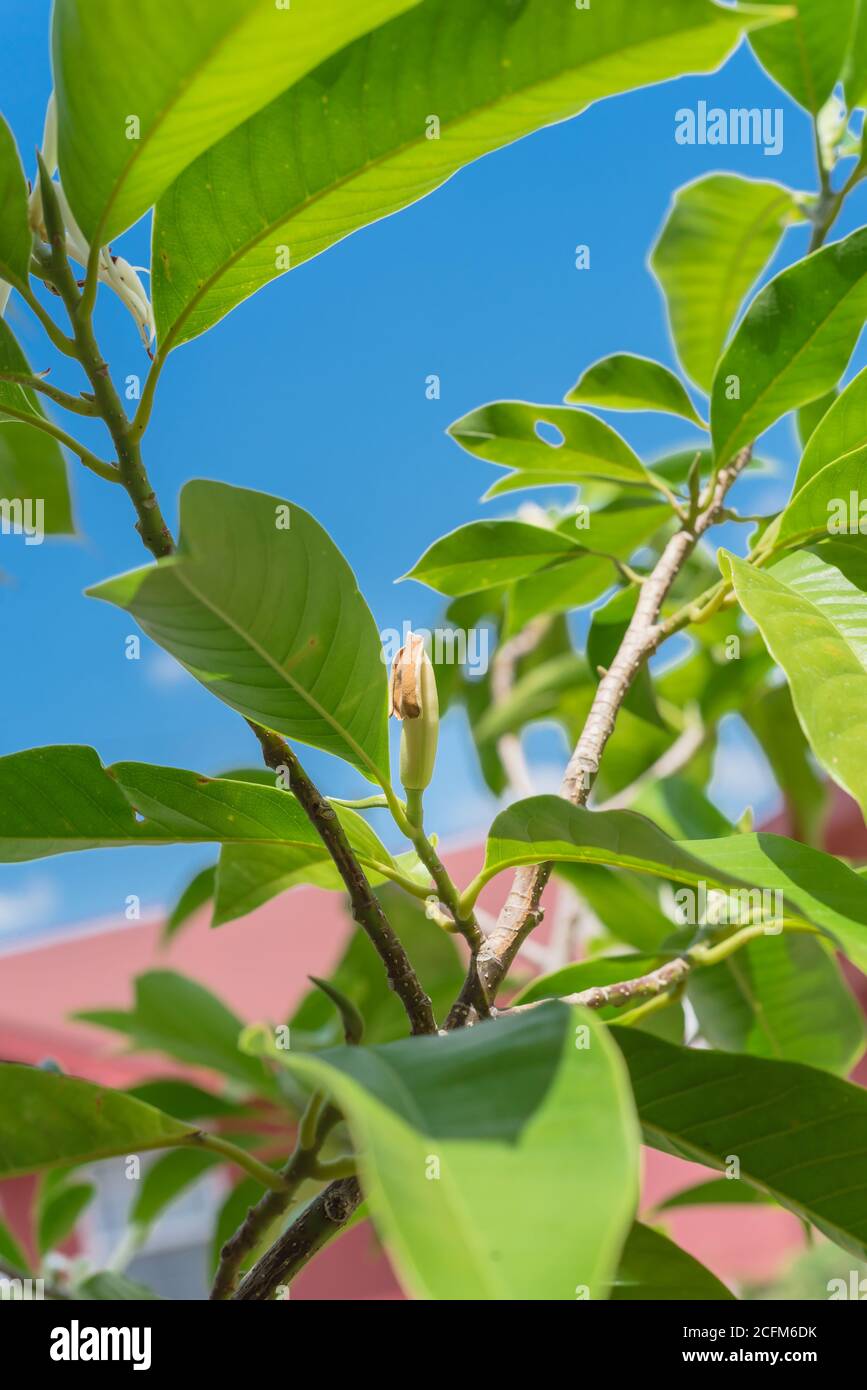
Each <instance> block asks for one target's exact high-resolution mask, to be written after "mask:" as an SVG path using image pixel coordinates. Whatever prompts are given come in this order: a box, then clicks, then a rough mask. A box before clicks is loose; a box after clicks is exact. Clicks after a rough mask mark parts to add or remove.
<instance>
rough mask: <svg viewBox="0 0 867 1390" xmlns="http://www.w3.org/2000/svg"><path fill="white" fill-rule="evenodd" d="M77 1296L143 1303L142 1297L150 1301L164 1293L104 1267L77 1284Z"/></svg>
mask: <svg viewBox="0 0 867 1390" xmlns="http://www.w3.org/2000/svg"><path fill="white" fill-rule="evenodd" d="M75 1297H76V1298H80V1299H85V1300H87V1301H89V1302H96V1301H97V1300H98V1301H100V1302H102V1301H108V1302H111V1303H126V1302H129V1303H141V1301H142V1299H145V1300H148V1301H149V1300H151V1299H158V1298H161V1297H162V1295H161V1294H158V1293H154V1291H153V1289H149V1288H147V1286H146V1285H145V1284H139V1283H137V1282H136V1281H135V1280H134V1279H127V1277H126V1275H125V1274H115V1272H114V1271H113V1270H109V1269H102V1270H99V1271H98V1273H96V1274H90V1275H88V1277H87V1278H86V1279H84V1280H82V1282H81V1283H80V1284H78V1285H76V1289H75Z"/></svg>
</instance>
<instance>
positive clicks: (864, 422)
mask: <svg viewBox="0 0 867 1390" xmlns="http://www.w3.org/2000/svg"><path fill="white" fill-rule="evenodd" d="M865 440H867V367H865V368H864V370H863V371H860V372H859V373H858V375H857V376H856V377H853V379H852V380H851V381H850V382H849V384H848V386H847V387H846V388H845V390H843V391H841V392H840V394H839V396H837V398H836V400H834V401H833V403H832V404H831V405H829V406H828V409H827V410H826V412H825V414H824V415H823V416H822V418H821V420H820V421H819V423H818V424H817V425H816V428H815V429H814V430H813V432H812V434H811V435H810V437H809V439H808V440H807V443H806V445H805V447H804V452H803V454H802V455H801V462H800V463H799V464H798V472H797V475H796V477H795V484H794V487H793V488H792V496H793V497H794V496H796V495H797V494H798V493H799V492H800V491H801V488H802V487H804V485H805V484H806V483H808V482H809V481H810V480H811V478H813V477H815V476H816V474H817V473H819V472H820V471H821V470H822V469H823V468H825V467H826V466H827V465H828V464H829V463H834V462H836V461H837V460H839V459H842V458H843V456H844V455H847V454H855V453H857V452H858V451H859V450H860V449H863V447H864V441H865Z"/></svg>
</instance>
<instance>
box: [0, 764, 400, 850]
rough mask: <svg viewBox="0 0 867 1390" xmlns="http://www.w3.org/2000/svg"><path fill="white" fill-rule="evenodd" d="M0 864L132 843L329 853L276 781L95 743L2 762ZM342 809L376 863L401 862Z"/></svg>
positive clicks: (350, 830)
mask: <svg viewBox="0 0 867 1390" xmlns="http://www.w3.org/2000/svg"><path fill="white" fill-rule="evenodd" d="M0 792H2V794H3V795H2V798H0V862H4V863H20V862H23V861H26V860H29V859H38V858H42V857H44V856H46V855H51V854H62V853H65V852H68V851H70V850H82V849H95V848H112V847H118V846H126V845H165V844H200V843H206V844H208V843H214V842H217V843H224V844H225V843H227V842H229V841H232V842H235V843H239V844H240V843H243V844H245V845H247V846H248V847H250V846H254V845H259V846H262V847H267V846H271V847H274V846H277V847H279V849H280V850H283V851H285V852H286V853H288V854H292V855H294V856H295V863H296V867H297V866H298V865H300V864H302V863H303V864H311V865H318V864H322V863H323V862H325V861H328V863H330V860H328V855H327V852H326V850H325V848H324V846H323V844H322V841H321V839H320V838H319V836H318V834H317V832H316V830H315V829H314V827H313V826H312V825H311V823H310V821H309V819H308V817H307V815H306V813H305V812H304V811H303V810H302V809H301V807H300V805H299V804H298V802H297V801H296V800H295V797H294V796H292V795H291V793H289V792H285V791H280V790H278V788H277V787H276V786H273V785H272V786H270V787H269V786H261V785H255V784H252V783H248V782H230V781H224V780H222V779H221V778H215V777H203V776H202V775H200V774H199V773H196V772H185V771H184V770H182V769H181V768H175V767H151V766H149V765H148V764H146V763H116V764H115V765H114V766H113V767H111V768H104V767H103V766H102V764H101V763H100V761H99V757H98V755H97V754H96V753H95V752H94V750H93V749H92V748H79V747H75V746H64V745H60V746H59V747H55V748H32V749H28V750H27V751H26V752H23V753H11V754H9V755H8V756H7V757H5V758H0ZM338 815H339V817H340V820H341V822H342V824H343V825H344V828H345V829H346V831H347V834H348V837H349V840H350V843H351V844H352V845H353V847H354V848H355V849H356V850H357V852H358V853H359V855H360V856H361V857H362V858H363V859H364V860H365V862H367V860H368V859H371V860H372V861H373V862H383V863H386V864H389V865H391V864H393V863H394V861H393V860H392V859H391V856H390V855H389V854H388V851H387V850H386V849H384V847H383V846H382V845H381V844H380V841H379V840H378V839H377V837H376V835H375V834H374V833H373V831H372V830H371V828H370V826H369V825H367V823H366V822H365V821H364V820H362V818H361V817H360V816H358V815H355V814H354V813H353V812H352V811H347V810H345V809H344V808H339V810H338Z"/></svg>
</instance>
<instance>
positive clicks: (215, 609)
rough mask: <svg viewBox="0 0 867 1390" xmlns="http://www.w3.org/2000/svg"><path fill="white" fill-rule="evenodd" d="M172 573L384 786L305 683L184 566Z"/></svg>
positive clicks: (376, 771)
mask: <svg viewBox="0 0 867 1390" xmlns="http://www.w3.org/2000/svg"><path fill="white" fill-rule="evenodd" d="M174 575H175V578H176V579H177V580H178V582H179V583H180V584H182V585H183V586H184V588H186V589H187V590H188V591H189V592H190V593H191V594H192V596H193V597H194V598H195V599H197V600H198V601H199V603H201V605H202V607H203V608H205V609H206V610H208V611H210V612H211V613H213V614H214V616H215V617H217V618H219V619H220V620H221V621H222V622H224V623H225V624H226V626H227V627H228V628H231V630H232V631H233V632H234V633H236V634H237V636H238V637H240V638H241V640H242V641H243V642H246V643H247V645H248V646H249V647H250V649H251V651H253V652H255V653H256V655H257V656H258V657H260V659H261V660H262V661H264V663H265V664H266V666H270V667H271V669H272V670H273V671H274V672H275V673H276V675H278V676H279V677H280V679H281V680H282V681H284V682H285V684H286V685H288V686H290V688H291V689H292V690H294V691H295V693H296V694H297V695H300V696H301V698H302V699H303V700H304V701H305V702H306V703H307V704H308V705H309V707H310V708H311V709H312V710H313V712H314V713H315V714H317V715H318V716H319V717H320V719H322V720H323V721H324V722H325V723H326V724H328V725H329V726H330V727H331V728H332V729H333V730H334V732H335V733H336V734H338V735H339V736H340V738H341V739H342V740H343V742H344V743H345V744H346V745H347V747H348V748H351V749H352V751H353V753H355V754H356V756H357V757H358V759H359V761H360V762H362V763H363V764H364V766H365V767H366V768H367V769H368V771H369V772H371V773H372V774H373V776H374V778H375V779H376V781H377V782H378V783H379V785H380V786H383V785H384V783H385V781H387V779H385V778H383V774H382V771H381V770H380V769H379V768H378V767H376V766H375V765H374V763H373V761H372V759H371V758H370V757H369V756H368V754H367V753H366V752H365V751H364V749H363V748H362V747H361V745H360V744H359V743H357V742H356V740H355V739H354V738H353V736H352V734H350V732H349V730H348V729H345V728H344V727H343V726H342V725H341V724H340V723H338V721H337V720H336V719H335V718H334V716H333V715H331V714H329V712H328V710H326V709H325V708H324V707H323V706H322V705H320V703H319V701H318V700H317V699H316V698H315V697H314V696H313V695H311V693H310V692H309V690H306V689H305V688H304V686H302V685H300V684H299V683H298V681H296V680H293V678H292V676H291V675H290V674H289V672H288V671H286V670H284V668H283V667H282V666H280V665H279V664H278V663H277V662H276V661H275V660H274V658H273V657H272V656H271V654H270V652H268V651H267V650H266V649H265V648H264V647H262V646H260V645H259V643H258V642H256V641H255V639H254V638H253V636H252V635H251V634H250V633H247V632H245V631H244V629H243V628H241V627H240V626H239V625H238V624H237V623H236V622H234V621H233V620H232V618H230V617H229V615H228V614H227V613H224V612H223V610H222V609H221V608H220V607H219V605H218V604H216V603H214V601H213V600H212V599H209V598H206V596H205V595H204V594H202V593H200V592H199V590H198V589H197V588H196V586H195V585H194V584H193V583H192V582H191V581H190V579H189V577H188V576H187V575H185V574H184V567H183V565H176V566H175V567H174Z"/></svg>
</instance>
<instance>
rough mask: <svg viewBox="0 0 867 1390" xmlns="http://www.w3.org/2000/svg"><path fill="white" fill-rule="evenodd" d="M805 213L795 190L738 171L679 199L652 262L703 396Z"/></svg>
mask: <svg viewBox="0 0 867 1390" xmlns="http://www.w3.org/2000/svg"><path fill="white" fill-rule="evenodd" d="M797 215H798V213H797V209H796V207H795V203H794V199H793V196H792V193H791V192H790V190H789V189H787V188H783V187H782V185H781V184H778V183H771V182H769V181H762V180H755V179H744V178H741V177H740V176H739V175H737V174H707V175H705V176H704V177H703V178H700V179H697V180H696V182H695V183H689V184H687V185H686V186H685V187H684V188H681V189H678V191H677V193H676V194H675V195H674V201H673V203H672V206H671V210H670V211H669V213H668V216H667V218H666V221H665V224H664V226H663V228H662V231H661V233H660V236H659V239H658V240H657V243H656V246H655V247H654V249H653V252H652V254H651V258H650V263H651V266H652V268H653V271H654V273H655V274H656V277H657V279H658V280H659V282H660V284H661V286H662V289H663V292H664V294H665V299H666V303H667V305H668V314H669V321H670V324H671V332H672V336H673V338H674V345H675V348H676V349H677V355H678V357H679V358H680V360H681V362H682V363H683V365H684V368H685V370H686V371H687V373H688V374H689V376H690V377H692V379H693V381H695V382H696V383H697V384H698V385H699V386H700V387H701V388H702V390H703V391H710V388H711V382H712V381H713V376H714V371H715V369H716V364H717V359H718V357H719V355H720V353H721V352H722V349H723V345H724V343H725V341H726V338H727V337H728V335H729V331H730V329H731V327H732V324H733V322H734V319H735V315H736V313H737V311H738V308H739V307H740V305H741V303H742V302H743V299H744V296H745V294H746V293H747V290H748V289H749V288H750V286H751V285H752V284H753V282H754V280H755V279H756V277H757V276H758V274H759V272H760V270H761V269H762V267H763V266H765V265H766V264H767V262H768V261H769V260H770V258H771V256H772V255H773V252H774V248H775V247H776V245H777V243H778V242H779V240H780V237H781V236H782V234H783V229H784V227H785V226H786V224H787V223H788V222H790V221H791V220H792V219H793V218H794V217H795V216H797Z"/></svg>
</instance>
